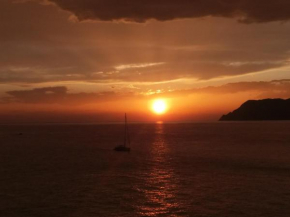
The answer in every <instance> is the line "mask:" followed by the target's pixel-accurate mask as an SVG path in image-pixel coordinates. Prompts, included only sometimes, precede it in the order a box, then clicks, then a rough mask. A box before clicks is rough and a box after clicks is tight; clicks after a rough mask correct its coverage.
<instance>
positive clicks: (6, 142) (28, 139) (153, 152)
mask: <svg viewBox="0 0 290 217" xmlns="http://www.w3.org/2000/svg"><path fill="white" fill-rule="evenodd" d="M129 128H130V135H131V141H132V144H131V149H132V151H131V153H117V152H114V151H113V148H114V147H115V146H117V145H119V144H121V143H122V141H123V125H118V124H115V125H114V124H112V125H109V124H104V125H19V126H17V125H9V126H8V125H7V126H6V125H1V126H0V216H3V217H22V216H23V217H24V216H25V217H26V216H27V217H34V216H35V217H93V216H94V217H95V216H108V217H109V216H193V217H194V216H200V217H201V216H202V217H205V216H216V217H217V216H218V217H227V216H233V217H239V216H247V217H249V216H253V217H259V216H263V217H264V216H269V217H282V216H283V217H284V216H285V217H289V216H290V122H233V123H227V122H225V123H187V124H131V125H130V126H129Z"/></svg>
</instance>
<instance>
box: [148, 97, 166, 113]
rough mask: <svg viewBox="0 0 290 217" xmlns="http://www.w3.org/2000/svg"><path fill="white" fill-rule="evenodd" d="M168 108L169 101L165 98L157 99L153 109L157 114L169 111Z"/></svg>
mask: <svg viewBox="0 0 290 217" xmlns="http://www.w3.org/2000/svg"><path fill="white" fill-rule="evenodd" d="M167 108H168V106H167V103H166V101H165V100H163V99H157V100H155V101H154V102H153V104H152V111H153V112H154V113H155V114H157V115H161V114H164V113H165V112H166V111H167Z"/></svg>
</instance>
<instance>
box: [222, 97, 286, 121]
mask: <svg viewBox="0 0 290 217" xmlns="http://www.w3.org/2000/svg"><path fill="white" fill-rule="evenodd" d="M261 120H290V99H287V100H284V99H263V100H249V101H247V102H245V103H244V104H243V105H241V107H240V108H238V109H237V110H234V111H233V112H230V113H229V114H227V115H223V116H222V117H221V118H220V121H261Z"/></svg>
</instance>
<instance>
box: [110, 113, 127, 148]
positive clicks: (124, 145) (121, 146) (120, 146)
mask: <svg viewBox="0 0 290 217" xmlns="http://www.w3.org/2000/svg"><path fill="white" fill-rule="evenodd" d="M128 146H130V136H129V128H128V124H127V114H126V113H125V136H124V144H123V145H119V146H117V147H115V148H114V150H115V151H119V152H121V151H122V152H130V150H131V149H130V147H128Z"/></svg>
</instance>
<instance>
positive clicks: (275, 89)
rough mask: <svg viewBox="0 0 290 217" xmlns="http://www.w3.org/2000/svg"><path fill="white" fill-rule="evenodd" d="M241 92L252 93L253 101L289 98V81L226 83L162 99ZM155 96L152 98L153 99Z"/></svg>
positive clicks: (177, 91) (174, 94) (169, 95)
mask: <svg viewBox="0 0 290 217" xmlns="http://www.w3.org/2000/svg"><path fill="white" fill-rule="evenodd" d="M242 92H249V93H252V97H254V98H255V99H263V98H290V79H283V80H273V81H257V82H237V83H228V84H224V85H221V86H208V87H203V88H192V89H188V90H176V91H172V92H167V93H162V95H164V97H176V96H180V95H183V96H185V95H191V94H210V95H222V94H237V93H242ZM155 96H156V95H154V96H152V97H155Z"/></svg>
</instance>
